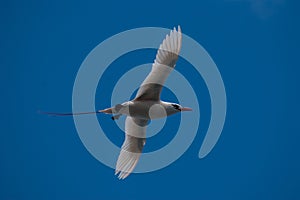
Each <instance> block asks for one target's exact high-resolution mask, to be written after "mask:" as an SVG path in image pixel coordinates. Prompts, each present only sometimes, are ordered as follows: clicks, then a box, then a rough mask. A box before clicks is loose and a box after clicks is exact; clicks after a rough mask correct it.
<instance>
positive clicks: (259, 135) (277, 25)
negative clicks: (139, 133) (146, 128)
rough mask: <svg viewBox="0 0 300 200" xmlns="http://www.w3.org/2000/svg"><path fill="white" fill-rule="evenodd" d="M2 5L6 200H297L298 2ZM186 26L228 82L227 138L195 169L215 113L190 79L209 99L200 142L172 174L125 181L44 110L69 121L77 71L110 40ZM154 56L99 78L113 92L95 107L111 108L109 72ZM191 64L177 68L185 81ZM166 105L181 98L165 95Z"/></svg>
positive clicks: (161, 140) (134, 55) (130, 58)
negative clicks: (151, 28)
mask: <svg viewBox="0 0 300 200" xmlns="http://www.w3.org/2000/svg"><path fill="white" fill-rule="evenodd" d="M0 5H1V6H0V16H1V17H0V22H1V31H0V36H1V37H0V41H1V42H0V55H1V59H0V65H1V84H0V85H1V91H2V92H1V94H2V95H1V105H2V108H1V134H0V199H3V200H6V199H9V200H11V199H31V200H33V199H49V200H50V199H51V200H52V199H274V200H275V199H300V192H299V191H300V188H299V182H300V172H299V170H300V156H299V152H300V151H299V150H300V149H299V141H300V136H299V133H300V129H299V111H300V109H299V100H300V98H299V81H298V79H299V78H298V76H299V72H300V70H299V67H300V66H299V35H300V31H299V18H300V16H299V14H298V13H299V2H298V1H296V0H294V1H293V0H291V1H288V0H215V1H199V2H198V3H193V2H189V1H169V2H161V1H144V2H143V1H135V2H127V1H122V2H115V1H81V2H79V1H49V2H47V1H14V0H12V1H1V3H0ZM178 24H180V25H181V27H182V31H183V32H184V33H185V34H187V35H189V36H191V37H192V38H194V39H195V40H197V41H198V42H199V43H200V44H201V45H202V46H203V47H204V48H205V49H206V50H207V51H208V53H209V54H210V55H211V57H212V58H213V59H214V61H215V63H216V64H217V66H218V68H219V70H220V72H221V74H222V77H223V81H224V84H225V87H226V92H227V98H228V99H227V100H228V112H227V118H226V123H225V126H224V130H223V133H222V135H221V138H220V140H219V142H218V143H217V145H216V146H215V148H214V149H213V151H212V152H211V153H210V154H209V155H208V156H207V157H205V158H204V159H202V160H200V159H198V151H199V148H200V146H201V143H202V140H203V137H204V134H205V130H206V129H207V126H208V123H209V118H210V116H209V115H210V107H209V106H210V104H209V96H208V93H207V89H206V86H205V84H204V83H203V80H202V79H201V77H200V76H199V75H196V74H191V73H190V77H189V79H190V80H192V81H194V82H195V81H196V80H198V82H197V83H198V94H197V95H198V97H201V117H202V121H201V123H200V125H201V128H200V130H199V133H198V134H197V137H196V139H195V141H194V142H193V144H192V145H191V147H190V148H189V149H188V150H187V152H186V153H185V154H184V155H183V156H182V157H181V158H180V159H178V160H177V161H176V162H175V163H173V164H172V165H170V166H168V167H166V168H164V169H161V170H159V171H155V172H151V173H147V174H133V175H131V176H129V177H128V178H127V179H126V180H124V181H119V180H118V179H117V178H116V177H115V176H114V171H113V169H110V168H108V167H106V166H104V165H103V164H101V163H100V162H99V161H97V160H96V159H95V158H94V157H93V156H92V155H91V154H89V152H88V151H87V150H86V149H85V147H84V146H83V144H82V143H81V141H80V139H79V137H78V134H77V132H76V129H75V126H74V122H73V119H72V118H71V117H66V118H58V117H54V118H53V117H48V116H43V115H39V114H37V110H39V109H41V110H46V111H62V112H65V111H71V109H72V88H73V83H74V80H75V77H76V73H77V70H78V69H79V67H80V65H81V63H82V61H83V60H84V59H85V57H86V56H87V55H88V53H89V52H90V51H91V50H92V49H93V48H94V47H95V46H96V45H98V44H99V43H100V42H102V41H103V40H105V39H107V38H108V37H110V36H112V35H114V34H116V33H119V32H121V31H125V30H127V29H132V28H137V27H145V26H155V27H165V28H173V27H174V26H177V25H178ZM120 45H122V44H120ZM183 45H184V44H183ZM154 56H155V51H154V50H141V51H135V52H131V53H129V54H127V55H124V56H122V57H120V58H119V59H118V60H116V61H115V62H114V63H113V64H112V66H110V68H109V69H108V71H107V72H106V73H107V76H106V78H104V79H103V80H102V81H104V82H105V81H107V82H106V83H107V84H108V85H107V87H103V85H101V83H100V84H99V86H98V87H103V88H107V89H106V90H104V92H103V93H101V94H100V93H99V92H97V94H96V97H95V98H96V102H99V104H98V105H97V106H96V109H101V108H103V107H105V106H107V105H108V104H109V102H110V99H109V98H107V95H106V94H109V91H110V90H111V87H112V85H111V84H114V83H115V81H116V78H117V76H113V77H110V76H109V75H110V74H114V73H117V69H120V68H121V67H122V69H123V70H124V72H126V70H129V69H131V68H132V67H133V66H135V65H137V64H143V63H147V62H152V61H153V59H154ZM184 64H188V63H186V62H185V61H184V60H182V59H181V60H179V63H178V70H179V71H180V70H181V71H184V66H185V65H184ZM119 73H120V72H119ZM119 75H120V74H119ZM109 81H110V82H109ZM102 91H103V90H102ZM131 92H132V91H129V93H131ZM105 97H106V98H105ZM163 97H164V98H165V99H170V100H174V101H175V100H176V98H175V97H174V95H173V94H172V93H171V92H170V91H168V90H164V92H163ZM108 106H109V105H108ZM176 120H178V116H177V117H176V116H175V117H172V118H170V119H168V121H167V127H168V128H166V129H163V132H162V133H161V134H158V135H157V136H155V137H153V139H151V140H149V141H148V142H147V146H146V149H145V150H146V151H151V150H155V149H159V148H161V147H163V146H164V145H165V144H166V143H168V141H170V140H171V139H172V137H174V135H172V131H171V130H172V128H174V126H172V124H173V125H174V123H172V122H176ZM191 120H192V119H191ZM99 121H100V123H103V122H105V123H103V124H104V126H107V127H106V128H107V129H109V130H111V133H110V134H107V135H108V137H109V138H110V139H111V140H112V141H113V142H114V143H115V144H117V145H119V146H120V145H121V143H122V140H123V135H122V133H121V132H120V130H119V129H118V128H116V125H115V124H114V123H113V122H112V120H110V119H109V118H108V117H107V116H99ZM175 124H176V123H175ZM175 128H176V127H175ZM168 130H169V131H168ZM150 144H151V145H150Z"/></svg>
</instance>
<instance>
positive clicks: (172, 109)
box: [166, 103, 192, 115]
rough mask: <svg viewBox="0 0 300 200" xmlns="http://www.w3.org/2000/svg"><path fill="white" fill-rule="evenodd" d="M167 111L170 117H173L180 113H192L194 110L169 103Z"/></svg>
mask: <svg viewBox="0 0 300 200" xmlns="http://www.w3.org/2000/svg"><path fill="white" fill-rule="evenodd" d="M166 111H167V114H168V115H172V114H175V113H178V112H183V111H192V109H191V108H188V107H183V106H181V105H179V104H177V103H168V104H167V106H166Z"/></svg>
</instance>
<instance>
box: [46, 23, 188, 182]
mask: <svg viewBox="0 0 300 200" xmlns="http://www.w3.org/2000/svg"><path fill="white" fill-rule="evenodd" d="M181 44H182V33H181V29H180V26H178V29H177V30H176V28H175V27H174V29H173V30H171V32H170V34H168V35H167V36H166V37H165V39H164V40H163V42H162V44H161V45H160V46H159V49H158V51H157V54H156V58H155V60H154V63H153V64H152V69H151V72H150V73H149V74H148V76H147V77H146V79H145V80H144V81H143V83H142V84H141V86H140V87H139V90H138V92H137V94H136V97H135V98H134V99H133V100H130V101H127V102H124V103H122V104H117V105H115V106H114V107H111V108H106V109H103V110H98V111H96V112H82V113H45V114H49V115H59V116H65V115H81V114H92V113H106V114H112V115H113V116H112V119H113V120H116V119H118V118H119V117H120V116H121V115H126V121H125V141H124V143H123V145H122V147H121V152H120V154H119V157H118V160H117V164H116V169H115V174H116V175H118V178H119V179H125V178H126V177H127V176H128V175H130V174H131V172H132V171H133V170H134V168H135V167H136V165H137V163H138V160H139V158H140V156H141V153H142V150H143V148H144V146H145V141H146V128H147V124H148V121H149V120H152V119H158V118H163V117H167V116H170V115H173V114H175V113H179V112H182V111H191V110H192V109H191V108H188V107H182V106H181V105H179V104H177V103H171V102H165V101H162V100H161V99H160V94H161V91H162V88H163V85H164V82H165V80H166V79H167V77H168V75H169V74H170V72H171V71H172V70H173V69H174V67H175V65H176V62H177V59H178V55H179V52H180V49H181Z"/></svg>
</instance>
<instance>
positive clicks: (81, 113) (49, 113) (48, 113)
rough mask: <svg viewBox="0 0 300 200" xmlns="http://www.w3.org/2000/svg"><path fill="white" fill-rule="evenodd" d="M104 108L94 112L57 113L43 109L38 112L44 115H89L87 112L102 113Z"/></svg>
mask: <svg viewBox="0 0 300 200" xmlns="http://www.w3.org/2000/svg"><path fill="white" fill-rule="evenodd" d="M101 112H102V110H98V111H93V112H78V113H55V112H43V111H40V110H39V111H38V113H40V114H43V115H49V116H73V115H87V114H97V113H101Z"/></svg>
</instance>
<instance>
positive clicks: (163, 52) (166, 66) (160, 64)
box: [135, 26, 182, 101]
mask: <svg viewBox="0 0 300 200" xmlns="http://www.w3.org/2000/svg"><path fill="white" fill-rule="evenodd" d="M181 40H182V34H181V29H180V26H178V30H176V29H175V28H174V30H172V31H171V33H170V35H167V36H166V38H165V39H164V40H163V42H162V44H161V45H160V46H159V49H158V52H157V54H156V58H155V60H154V63H153V65H152V70H151V72H150V73H149V74H148V76H147V77H146V79H145V80H144V82H143V83H142V85H141V86H140V88H139V90H138V92H137V95H136V97H135V100H137V101H143V100H153V101H158V100H160V93H161V90H162V87H163V85H164V83H165V80H166V79H167V77H168V75H169V74H170V72H171V71H172V70H173V69H174V67H175V64H176V61H177V59H178V55H179V52H180V49H181Z"/></svg>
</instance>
